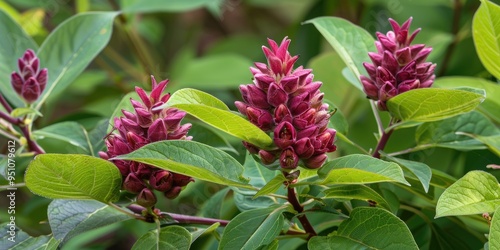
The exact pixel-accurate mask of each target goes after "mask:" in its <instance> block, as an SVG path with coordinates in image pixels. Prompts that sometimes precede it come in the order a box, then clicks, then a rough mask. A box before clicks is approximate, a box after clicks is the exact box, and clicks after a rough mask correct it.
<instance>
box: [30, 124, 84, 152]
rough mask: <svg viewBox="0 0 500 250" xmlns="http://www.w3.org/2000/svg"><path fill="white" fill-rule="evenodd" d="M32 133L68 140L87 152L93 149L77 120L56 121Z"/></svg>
mask: <svg viewBox="0 0 500 250" xmlns="http://www.w3.org/2000/svg"><path fill="white" fill-rule="evenodd" d="M33 134H34V135H35V136H36V137H38V138H39V139H43V138H52V139H56V140H61V141H65V142H68V143H70V144H72V145H74V146H77V147H79V148H81V149H83V150H85V152H86V153H89V154H90V153H91V152H92V151H93V150H92V145H90V141H89V137H88V134H87V131H85V129H84V128H83V127H82V125H80V124H78V123H77V122H61V123H56V124H53V125H50V126H48V127H45V128H42V129H40V130H36V131H35V132H33Z"/></svg>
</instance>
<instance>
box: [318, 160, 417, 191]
mask: <svg viewBox="0 0 500 250" xmlns="http://www.w3.org/2000/svg"><path fill="white" fill-rule="evenodd" d="M318 176H319V177H320V179H321V180H320V184H325V185H334V184H367V183H377V182H399V183H403V184H406V185H409V183H408V182H407V181H406V180H405V178H404V176H403V170H401V168H400V167H399V165H398V164H396V163H393V162H386V161H383V160H379V159H376V158H373V157H371V156H368V155H361V154H352V155H347V156H343V157H340V158H337V159H334V160H332V161H330V162H328V163H326V164H325V165H324V166H323V167H322V168H320V170H319V171H318Z"/></svg>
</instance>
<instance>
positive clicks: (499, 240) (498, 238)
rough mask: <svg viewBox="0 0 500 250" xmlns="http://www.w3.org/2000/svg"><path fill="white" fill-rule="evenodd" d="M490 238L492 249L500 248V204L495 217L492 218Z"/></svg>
mask: <svg viewBox="0 0 500 250" xmlns="http://www.w3.org/2000/svg"><path fill="white" fill-rule="evenodd" d="M488 240H489V247H490V248H491V249H500V206H499V207H498V208H497V209H496V210H495V214H493V219H491V225H490V233H489V234H488Z"/></svg>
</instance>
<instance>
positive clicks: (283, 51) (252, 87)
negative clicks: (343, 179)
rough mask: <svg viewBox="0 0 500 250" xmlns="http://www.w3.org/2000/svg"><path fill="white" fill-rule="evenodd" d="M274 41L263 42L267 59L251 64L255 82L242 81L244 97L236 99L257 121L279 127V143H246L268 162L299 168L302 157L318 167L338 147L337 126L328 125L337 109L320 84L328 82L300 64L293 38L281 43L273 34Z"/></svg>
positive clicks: (308, 164)
mask: <svg viewBox="0 0 500 250" xmlns="http://www.w3.org/2000/svg"><path fill="white" fill-rule="evenodd" d="M268 42H269V46H270V48H267V47H263V48H262V50H263V51H264V54H265V56H266V58H267V64H265V63H258V62H257V63H255V67H251V68H250V71H251V72H252V74H253V76H254V80H253V84H249V85H241V86H240V91H241V95H242V97H243V102H240V101H238V102H235V105H236V107H237V108H238V110H239V111H240V113H242V114H243V115H246V116H247V117H248V120H250V122H252V123H253V124H254V125H256V126H257V127H259V128H260V129H262V130H263V131H265V132H268V133H271V132H272V133H273V138H274V144H275V146H276V147H277V149H273V150H264V149H260V148H258V147H256V146H255V145H252V144H250V143H248V142H243V144H244V145H245V147H246V148H247V149H248V150H249V152H250V153H252V154H257V153H258V154H259V156H260V158H261V160H262V163H264V164H266V165H269V164H272V163H274V162H276V161H277V160H279V164H280V166H281V168H283V169H294V168H297V166H298V165H299V162H300V161H302V163H303V166H305V167H308V168H318V167H319V166H321V165H322V164H323V163H324V162H325V160H326V158H327V156H326V153H328V152H333V151H335V149H336V148H335V145H334V137H335V130H332V129H327V124H328V120H329V119H330V116H331V113H330V112H329V111H328V104H324V103H323V93H321V92H320V90H319V88H320V87H321V85H322V83H321V82H315V81H313V78H314V75H313V74H311V72H312V70H310V69H304V68H302V66H300V67H298V68H296V69H294V64H295V62H296V61H297V59H298V56H291V55H290V53H289V52H288V46H289V45H290V40H289V39H287V38H285V39H283V41H282V42H281V44H280V45H279V46H278V44H277V43H276V42H275V41H273V40H270V39H268ZM325 133H326V134H325ZM311 157H314V159H310V158H311Z"/></svg>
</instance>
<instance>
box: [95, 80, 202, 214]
mask: <svg viewBox="0 0 500 250" xmlns="http://www.w3.org/2000/svg"><path fill="white" fill-rule="evenodd" d="M151 81H152V83H153V89H152V91H151V93H150V94H149V95H148V94H147V93H146V92H145V91H144V90H143V89H141V88H139V87H136V88H135V91H136V92H137V94H138V95H139V97H140V99H141V101H142V102H139V101H136V100H134V99H130V102H131V103H132V106H133V107H134V112H129V111H126V110H122V113H123V115H124V116H123V117H119V118H118V117H117V118H115V119H114V127H115V129H116V130H117V131H118V133H113V134H110V135H109V136H108V137H107V138H106V146H107V148H108V151H107V152H99V155H100V156H101V158H103V159H106V160H108V159H111V160H112V161H113V163H114V164H115V165H116V166H117V167H118V169H119V170H120V173H121V174H122V177H123V178H124V181H123V189H125V190H127V191H128V192H131V193H134V194H138V196H137V203H138V204H139V205H142V206H144V207H152V206H154V204H156V201H157V198H156V196H155V194H154V192H153V190H158V191H160V192H162V193H164V195H165V196H166V197H167V198H171V199H173V198H175V197H177V196H178V195H179V192H180V191H181V189H182V187H184V186H186V185H187V184H188V183H189V182H191V181H193V179H192V178H191V177H188V176H185V175H181V174H176V173H172V172H169V171H166V170H163V169H159V168H156V167H154V166H150V165H146V164H143V163H139V162H134V161H124V160H113V159H112V158H113V157H116V156H119V155H124V154H128V153H130V152H132V151H134V150H136V149H138V148H140V147H142V146H145V145H147V144H149V143H152V142H156V141H161V140H190V139H191V137H190V136H187V132H188V130H189V129H190V128H191V124H189V123H188V124H184V125H181V120H182V119H183V118H184V116H185V115H186V113H185V112H182V111H179V110H177V109H175V108H164V109H157V107H160V106H162V105H163V104H164V103H166V102H167V101H168V99H169V98H170V94H165V95H162V93H163V91H164V89H165V87H166V86H167V83H168V80H164V81H162V82H160V83H157V82H156V80H155V79H154V77H151Z"/></svg>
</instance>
